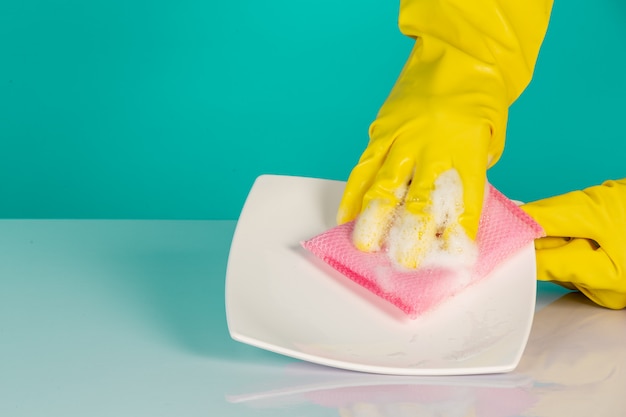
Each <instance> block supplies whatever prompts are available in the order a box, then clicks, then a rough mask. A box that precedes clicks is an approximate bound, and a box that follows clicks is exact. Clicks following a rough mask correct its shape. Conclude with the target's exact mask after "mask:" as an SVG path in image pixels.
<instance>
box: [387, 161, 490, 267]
mask: <svg viewBox="0 0 626 417" xmlns="http://www.w3.org/2000/svg"><path fill="white" fill-rule="evenodd" d="M431 202H432V205H431V206H430V207H429V208H428V212H427V213H426V214H425V215H421V216H420V215H416V214H413V213H410V212H408V211H407V210H406V209H405V207H404V206H400V207H398V213H397V216H396V219H395V221H394V224H393V225H392V227H391V229H390V231H389V233H388V235H387V242H386V243H387V248H388V254H389V256H390V258H391V259H392V260H393V261H394V262H399V263H400V265H401V266H404V267H407V266H408V267H418V266H429V267H438V266H442V267H446V268H451V269H455V270H457V271H459V273H461V272H462V271H466V272H467V276H466V277H464V278H465V279H469V268H470V267H471V266H473V265H474V263H475V262H476V258H477V256H478V251H477V248H476V244H475V243H474V242H473V241H472V240H471V239H470V238H469V237H468V236H467V234H466V233H465V229H464V228H463V226H461V224H460V223H459V216H460V215H461V214H462V213H463V211H464V205H463V183H462V181H461V177H460V176H459V173H458V172H457V171H456V170H455V169H450V170H448V171H445V172H443V173H442V174H441V175H439V177H438V178H437V180H436V181H435V188H434V190H433V192H432V194H431Z"/></svg>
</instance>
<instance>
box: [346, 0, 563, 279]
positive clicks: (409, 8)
mask: <svg viewBox="0 0 626 417" xmlns="http://www.w3.org/2000/svg"><path fill="white" fill-rule="evenodd" d="M551 6H552V0H529V1H524V2H519V1H507V0H472V1H467V0H448V1H443V0H441V1H436V0H403V1H401V5H400V29H401V31H402V32H403V33H404V34H405V35H408V36H411V37H413V38H415V39H416V40H415V45H414V48H413V50H412V52H411V55H410V57H409V58H408V61H407V63H406V65H405V67H404V69H403V71H402V73H401V74H400V76H399V78H398V80H397V82H396V84H395V86H394V88H393V90H392V91H391V93H390V95H389V97H388V98H387V100H386V102H385V103H384V105H383V106H382V108H381V109H380V112H379V114H378V116H377V118H376V120H375V121H374V123H373V124H372V125H371V127H370V142H369V145H368V147H367V149H366V150H365V152H364V153H363V155H362V156H361V159H360V161H359V163H358V164H357V165H356V167H355V168H354V169H353V171H352V173H351V174H350V178H349V179H348V182H347V185H346V189H345V192H344V195H343V199H342V201H341V204H340V206H339V211H338V214H337V221H338V222H339V223H344V222H347V221H350V220H353V219H354V218H355V217H357V216H359V217H358V220H357V223H356V226H355V232H354V236H353V239H354V243H355V245H356V246H357V247H358V248H359V249H361V250H364V251H377V250H380V249H381V247H383V245H384V244H385V239H386V237H387V236H388V235H389V234H390V233H391V234H392V235H393V236H394V238H393V239H391V238H390V239H389V242H387V243H388V250H389V254H390V256H391V257H392V259H394V260H396V261H397V262H398V263H399V264H401V265H403V266H406V267H409V268H414V267H417V266H418V265H419V263H420V261H421V259H422V257H423V255H424V253H425V251H426V250H427V249H428V248H429V247H431V246H432V245H434V244H435V241H436V240H437V239H438V237H441V236H443V238H446V237H447V236H452V235H458V234H459V231H460V232H461V234H463V235H466V236H468V237H469V238H470V239H473V238H474V237H475V236H476V232H477V229H478V220H479V218H480V213H481V209H482V202H483V195H484V186H485V181H486V170H487V168H488V167H490V166H491V165H493V164H495V163H496V161H497V160H498V158H499V157H500V155H501V153H502V150H503V148H504V139H505V130H506V121H507V112H508V106H509V105H510V104H511V103H513V101H514V100H515V99H516V98H517V97H518V96H519V95H520V94H521V92H522V91H523V90H524V88H525V87H526V85H527V84H528V83H529V82H530V79H531V77H532V72H533V69H534V65H535V61H536V58H537V55H538V52H539V47H540V45H541V42H542V41H543V37H544V35H545V31H546V29H547V25H548V20H549V15H550V10H551ZM443 173H450V174H449V175H447V178H446V180H445V181H443V182H448V183H449V182H453V183H454V184H453V185H454V186H455V187H456V188H457V189H460V192H459V195H460V197H459V199H460V201H456V203H453V204H452V205H453V206H454V207H453V208H452V210H451V211H450V212H449V213H448V215H447V216H442V217H443V219H439V220H442V221H443V224H441V221H439V220H437V219H436V218H435V217H436V216H435V214H436V213H433V210H431V204H432V193H433V191H434V189H435V184H436V182H437V180H438V178H439V177H440V175H441V174H443ZM457 174H458V175H457ZM461 187H462V188H461ZM359 214H360V215H359ZM450 217H453V218H450ZM438 223H439V224H438Z"/></svg>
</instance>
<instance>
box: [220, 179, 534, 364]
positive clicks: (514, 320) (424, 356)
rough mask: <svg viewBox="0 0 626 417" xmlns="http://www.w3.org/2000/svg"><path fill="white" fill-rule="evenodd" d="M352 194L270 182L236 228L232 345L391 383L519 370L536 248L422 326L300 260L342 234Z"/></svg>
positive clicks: (230, 296) (319, 183)
mask: <svg viewBox="0 0 626 417" xmlns="http://www.w3.org/2000/svg"><path fill="white" fill-rule="evenodd" d="M344 186H345V183H343V182H340V181H330V180H322V179H314V178H302V177H288V176H277V175H263V176H261V177H259V178H257V180H256V182H255V183H254V185H253V187H252V189H251V190H250V194H249V195H248V198H247V200H246V203H245V206H244V208H243V210H242V212H241V216H240V217H239V221H238V223H237V228H236V230H235V234H234V237H233V241H232V244H231V249H230V255H229V259H228V269H227V273H226V316H227V321H228V328H229V331H230V334H231V336H232V337H233V339H235V340H238V341H240V342H243V343H247V344H250V345H253V346H257V347H259V348H262V349H267V350H270V351H273V352H277V353H280V354H283V355H287V356H291V357H294V358H298V359H302V360H306V361H310V362H314V363H319V364H323V365H328V366H333V367H337V368H343V369H349V370H355V371H363V372H373V373H383V374H395V375H462V374H481V373H498V372H508V371H511V370H513V369H514V368H515V367H516V366H517V364H518V362H519V360H520V358H521V355H522V352H523V351H524V348H525V346H526V342H527V340H528V335H529V333H530V328H531V325H532V320H533V315H534V309H535V297H536V282H535V279H536V272H535V252H534V246H533V245H532V243H531V244H529V245H527V246H526V247H524V248H523V249H522V250H521V251H519V252H518V253H517V254H516V255H514V256H513V257H511V258H510V259H509V260H508V261H507V262H505V263H503V264H502V265H500V266H498V267H497V268H496V269H494V271H493V272H492V273H491V274H490V275H489V276H488V277H486V278H485V279H483V280H481V281H480V282H478V283H476V284H474V285H472V286H471V287H469V288H467V289H465V290H464V291H462V292H461V293H459V294H457V295H456V296H455V297H454V298H453V299H450V300H447V301H446V302H444V303H443V304H441V305H440V306H439V307H438V308H436V309H435V310H434V311H431V312H429V313H427V314H425V315H423V316H421V317H418V319H416V320H410V319H408V318H407V317H406V316H405V315H404V313H402V312H401V311H400V310H398V309H397V308H396V307H395V306H393V305H391V304H389V303H388V302H386V301H384V300H382V299H380V298H379V297H377V296H375V295H374V294H372V293H370V292H369V291H367V290H365V289H364V288H362V287H360V286H359V285H357V284H355V283H353V282H352V281H350V280H349V279H347V278H346V277H344V276H342V275H341V274H340V273H338V272H336V271H335V270H333V269H331V268H330V267H328V266H327V265H325V264H324V263H323V262H321V261H319V260H318V259H317V258H315V257H314V256H313V255H311V254H310V253H308V252H307V251H306V250H304V249H303V248H301V246H300V242H301V241H303V240H306V239H309V238H311V237H313V236H315V235H317V234H319V233H322V232H324V231H325V230H327V229H329V228H331V227H333V226H335V213H336V210H337V207H338V205H339V200H340V199H341V194H342V192H343V189H344Z"/></svg>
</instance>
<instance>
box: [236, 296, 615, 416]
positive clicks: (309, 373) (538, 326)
mask: <svg viewBox="0 0 626 417" xmlns="http://www.w3.org/2000/svg"><path fill="white" fill-rule="evenodd" d="M625 347H626V311H611V310H606V309H603V308H599V307H597V306H595V305H592V304H591V303H590V302H588V301H587V300H586V299H585V298H584V297H582V296H581V295H580V294H577V293H571V294H567V295H565V296H564V297H562V298H560V299H558V300H556V301H554V302H552V303H550V304H548V305H547V306H546V307H544V308H543V309H541V310H540V311H538V312H537V314H536V316H535V320H534V324H533V329H532V332H531V335H530V339H529V342H528V345H527V347H526V350H525V352H524V355H523V358H522V361H521V362H520V364H519V366H518V368H517V369H516V370H515V371H514V372H512V373H509V374H499V375H480V376H464V377H393V376H384V375H371V374H359V373H353V372H347V371H341V370H333V369H330V368H324V367H318V366H314V365H309V364H305V363H298V362H296V363H293V364H289V365H287V366H286V367H285V368H284V370H283V374H282V380H281V381H275V383H276V386H275V387H274V388H273V389H269V390H267V389H266V390H263V391H258V392H249V393H243V394H242V393H239V394H234V395H233V394H231V395H228V396H227V399H228V400H229V401H230V402H232V403H240V404H242V406H247V407H252V408H284V407H288V406H294V404H308V405H310V406H316V407H320V408H327V409H335V410H336V411H337V415H339V416H341V417H348V416H350V417H352V416H354V417H365V416H367V417H383V416H385V417H387V416H389V417H402V416H449V417H466V416H481V417H517V416H528V417H531V416H536V417H543V416H546V417H548V416H590V415H593V416H621V415H623V413H624V410H626V396H624V395H623V394H622V392H623V390H624V387H626V348H625Z"/></svg>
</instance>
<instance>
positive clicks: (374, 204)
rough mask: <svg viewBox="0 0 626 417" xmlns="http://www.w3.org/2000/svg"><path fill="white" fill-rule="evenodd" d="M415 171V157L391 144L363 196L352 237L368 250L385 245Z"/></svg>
mask: <svg viewBox="0 0 626 417" xmlns="http://www.w3.org/2000/svg"><path fill="white" fill-rule="evenodd" d="M412 174H413V159H412V158H410V157H409V156H408V155H407V154H406V153H404V152H403V151H402V148H401V147H392V148H391V149H390V150H389V153H388V154H387V157H386V158H385V161H384V162H383V163H382V166H381V167H380V169H379V170H378V173H377V174H376V178H375V179H374V182H373V183H372V185H371V187H370V188H369V189H368V190H367V191H366V192H365V196H364V197H363V211H362V212H361V214H360V215H359V216H358V218H357V221H356V224H355V226H354V234H353V241H354V244H355V246H356V247H357V248H359V249H360V250H363V251H366V252H373V251H378V250H380V249H381V248H382V246H383V244H384V242H385V239H386V238H387V234H388V232H389V228H390V226H391V223H392V222H393V219H394V217H395V213H396V210H397V208H398V206H399V204H400V203H401V202H402V201H403V199H404V195H405V194H406V189H407V184H408V183H409V181H410V179H411V175H412Z"/></svg>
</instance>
